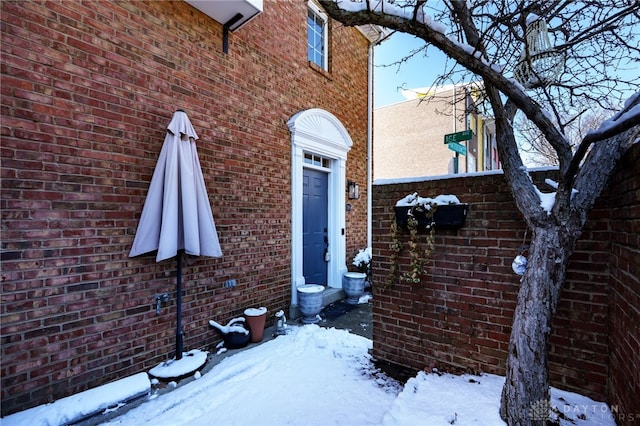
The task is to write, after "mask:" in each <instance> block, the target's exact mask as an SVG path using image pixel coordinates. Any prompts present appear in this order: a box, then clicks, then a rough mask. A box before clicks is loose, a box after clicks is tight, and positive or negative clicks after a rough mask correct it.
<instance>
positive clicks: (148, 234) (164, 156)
mask: <svg viewBox="0 0 640 426" xmlns="http://www.w3.org/2000/svg"><path fill="white" fill-rule="evenodd" d="M197 139H198V135H197V134H196V132H195V130H194V128H193V126H192V124H191V121H190V120H189V117H188V116H187V114H186V113H185V112H184V111H182V110H177V111H176V112H175V113H174V114H173V118H172V119H171V122H170V123H169V125H168V126H167V135H166V136H165V139H164V143H163V145H162V150H161V151H160V156H159V158H158V163H157V164H156V169H155V171H154V172H153V176H152V177H151V183H150V184H149V191H148V193H147V198H146V200H145V202H144V207H143V208H142V215H141V217H140V223H139V224H138V230H137V231H136V235H135V238H134V240H133V246H132V247H131V252H130V253H129V256H130V257H133V256H138V255H141V254H144V253H148V252H151V251H154V250H157V255H156V262H160V261H162V260H165V259H169V258H173V257H175V258H176V260H177V274H176V281H177V296H176V309H177V326H176V359H177V360H178V359H180V358H182V324H181V316H182V270H181V269H182V260H181V259H182V256H181V255H182V252H183V251H184V253H186V254H188V255H192V256H211V257H221V256H222V251H221V249H220V242H219V241H218V234H217V232H216V227H215V223H214V221H213V214H212V213H211V206H210V205H209V197H208V196H207V188H206V186H205V183H204V177H203V176H202V169H201V168H200V160H199V159H198V152H197V150H196V140H197Z"/></svg>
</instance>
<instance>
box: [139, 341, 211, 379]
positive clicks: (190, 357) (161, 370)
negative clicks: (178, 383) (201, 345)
mask: <svg viewBox="0 0 640 426" xmlns="http://www.w3.org/2000/svg"><path fill="white" fill-rule="evenodd" d="M208 355H209V352H205V351H201V350H199V349H194V350H192V351H189V352H185V353H184V354H182V358H180V359H178V360H177V359H175V358H174V359H171V360H169V361H165V362H161V363H160V364H158V365H157V366H156V367H154V368H152V369H151V370H149V375H150V376H153V377H155V378H157V379H159V380H165V381H167V380H173V379H180V378H182V377H186V376H190V375H192V374H193V372H194V371H196V370H198V369H199V368H201V367H202V366H203V365H204V364H205V363H206V362H207V356H208Z"/></svg>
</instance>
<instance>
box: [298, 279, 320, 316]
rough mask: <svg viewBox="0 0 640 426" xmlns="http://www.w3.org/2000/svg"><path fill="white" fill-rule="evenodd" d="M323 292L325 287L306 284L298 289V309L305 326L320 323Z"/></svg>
mask: <svg viewBox="0 0 640 426" xmlns="http://www.w3.org/2000/svg"><path fill="white" fill-rule="evenodd" d="M323 292H324V286H321V285H319V284H305V285H301V286H299V287H298V307H299V308H300V313H301V314H302V323H303V324H315V323H317V322H318V321H320V318H319V315H320V311H321V310H322V293H323Z"/></svg>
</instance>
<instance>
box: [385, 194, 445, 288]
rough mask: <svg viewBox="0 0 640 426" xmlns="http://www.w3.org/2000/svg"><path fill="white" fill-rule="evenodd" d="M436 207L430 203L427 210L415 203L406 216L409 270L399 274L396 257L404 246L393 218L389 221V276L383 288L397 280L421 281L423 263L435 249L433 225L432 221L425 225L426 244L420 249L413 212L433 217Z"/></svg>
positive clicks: (413, 282) (414, 282) (416, 221)
mask: <svg viewBox="0 0 640 426" xmlns="http://www.w3.org/2000/svg"><path fill="white" fill-rule="evenodd" d="M436 208H437V206H436V205H432V206H431V208H430V209H428V210H427V209H425V208H424V207H423V206H421V205H416V206H414V207H412V208H411V210H410V213H409V215H408V218H407V228H408V230H409V241H408V243H407V245H408V247H409V256H410V263H409V270H408V271H406V272H404V273H402V274H400V269H399V264H398V263H399V262H398V258H399V257H400V253H401V252H402V249H403V248H404V244H403V242H402V233H401V232H400V229H399V227H398V224H397V222H396V221H395V220H393V221H392V222H391V235H392V236H393V242H392V243H391V246H390V248H391V267H390V268H389V278H388V280H387V283H386V286H385V288H384V289H387V288H388V287H390V286H391V285H392V284H393V283H395V282H396V281H397V280H399V281H406V282H408V283H412V284H418V283H420V282H421V280H422V275H423V274H424V265H425V263H426V262H427V261H428V260H429V258H430V257H431V253H433V250H434V249H435V226H434V223H433V222H431V223H430V224H429V225H427V227H426V229H427V230H428V231H429V232H428V234H427V236H426V240H425V244H426V246H425V247H424V248H423V249H421V247H420V246H421V244H420V235H419V233H418V220H417V219H416V215H415V213H417V212H418V211H419V212H421V213H423V214H428V216H429V217H433V213H434V212H435V209H436Z"/></svg>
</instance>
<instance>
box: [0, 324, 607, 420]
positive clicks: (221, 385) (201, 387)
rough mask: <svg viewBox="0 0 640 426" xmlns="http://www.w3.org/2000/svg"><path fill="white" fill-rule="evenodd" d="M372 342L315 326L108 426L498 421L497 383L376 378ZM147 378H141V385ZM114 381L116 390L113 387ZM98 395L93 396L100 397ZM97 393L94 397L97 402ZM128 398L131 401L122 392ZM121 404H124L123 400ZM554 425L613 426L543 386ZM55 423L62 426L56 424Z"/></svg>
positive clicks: (52, 414) (489, 378) (32, 413)
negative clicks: (403, 382)
mask: <svg viewBox="0 0 640 426" xmlns="http://www.w3.org/2000/svg"><path fill="white" fill-rule="evenodd" d="M371 346H372V342H371V340H369V339H366V338H364V337H361V336H358V335H355V334H350V333H349V332H347V331H345V330H337V329H333V328H331V329H326V328H321V327H318V326H317V325H306V326H304V327H294V328H293V329H292V333H290V334H289V335H286V336H280V337H278V338H276V339H275V340H271V341H268V342H265V343H263V344H261V345H259V346H256V347H253V348H251V349H247V350H244V351H241V352H239V353H237V354H235V355H232V356H230V357H228V358H225V359H223V360H222V361H221V362H220V363H219V364H218V365H216V366H214V367H213V368H212V369H211V370H210V371H209V372H208V373H207V374H204V375H202V376H200V374H199V372H196V374H195V376H196V377H199V379H198V380H194V381H192V382H190V383H188V384H185V385H184V386H180V387H178V388H176V389H175V390H173V391H171V392H168V393H164V394H162V395H160V396H158V395H157V394H155V392H156V390H152V391H151V393H152V394H151V396H150V397H149V400H148V401H146V402H144V403H143V404H140V405H139V406H138V407H136V408H133V409H131V410H129V411H128V412H126V413H124V414H123V415H121V416H119V417H116V418H114V419H112V420H111V421H109V422H107V423H105V424H109V425H127V426H128V425H132V426H133V425H135V426H138V425H145V424H150V425H154V426H155V425H172V426H173V425H190V426H198V425H203V426H208V425H265V426H268V425H285V424H294V425H330V424H334V425H350V426H354V425H429V426H439V425H442V426H449V425H476V426H481V425H485V426H494V425H504V424H505V423H504V422H502V420H501V419H500V417H499V415H498V407H499V403H500V392H501V388H502V384H503V383H504V378H503V377H500V376H495V375H487V374H485V375H482V376H469V375H463V376H454V375H449V374H433V373H432V374H426V373H424V372H420V373H419V374H418V375H417V376H416V377H414V378H412V379H410V380H409V381H408V382H407V383H406V385H405V386H404V387H403V386H402V385H400V384H399V383H398V382H396V381H395V380H393V379H391V378H389V377H387V376H385V375H384V374H382V373H380V372H379V371H377V370H376V369H375V368H374V367H373V365H372V362H371V357H370V355H369V353H368V351H369V349H371ZM136 377H137V380H136V382H137V383H138V384H137V386H135V387H134V386H131V382H127V381H126V379H125V380H122V381H118V382H115V383H112V384H110V385H107V386H111V387H110V388H109V389H108V390H107V389H103V388H105V387H106V386H105V387H100V388H97V389H92V390H91V391H92V392H93V393H92V394H91V399H92V400H93V403H94V404H98V403H101V402H103V401H104V400H108V401H112V399H113V397H112V396H110V395H113V394H114V393H115V392H119V397H121V398H122V393H123V392H124V393H125V394H127V392H131V391H132V389H136V391H137V392H139V390H140V388H144V387H145V386H146V383H142V382H144V380H142V381H140V380H139V379H140V377H139V375H136ZM147 380H148V379H147ZM118 384H121V385H122V386H121V389H120V390H119V391H116V390H115V389H114V386H115V387H118ZM101 391H102V392H101ZM101 393H102V395H101ZM129 396H132V395H129ZM123 399H124V398H123ZM552 404H553V405H554V406H555V407H556V410H554V411H555V414H554V415H553V416H555V418H558V417H560V419H559V422H560V424H561V425H563V426H569V425H572V426H575V425H577V426H614V425H615V422H614V420H613V416H612V414H611V412H610V411H609V408H608V407H607V405H606V404H603V403H599V402H594V401H592V400H591V399H589V398H586V397H584V396H581V395H578V394H575V393H570V392H564V391H560V390H557V389H552ZM81 408H82V404H79V402H78V397H77V396H75V399H74V396H72V397H69V398H65V399H63V400H60V401H56V402H55V403H53V404H47V405H43V406H40V407H35V408H33V409H30V410H26V411H23V412H20V413H16V414H14V415H11V416H7V417H5V418H3V419H2V426H13V425H29V426H32V425H59V424H61V423H60V415H59V414H58V413H60V412H65V413H67V415H72V414H73V411H74V410H76V411H78V410H80V409H81ZM63 423H64V421H63Z"/></svg>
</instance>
